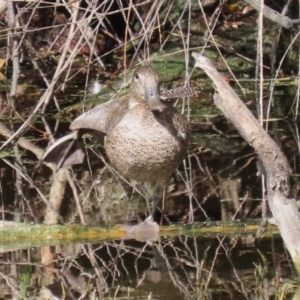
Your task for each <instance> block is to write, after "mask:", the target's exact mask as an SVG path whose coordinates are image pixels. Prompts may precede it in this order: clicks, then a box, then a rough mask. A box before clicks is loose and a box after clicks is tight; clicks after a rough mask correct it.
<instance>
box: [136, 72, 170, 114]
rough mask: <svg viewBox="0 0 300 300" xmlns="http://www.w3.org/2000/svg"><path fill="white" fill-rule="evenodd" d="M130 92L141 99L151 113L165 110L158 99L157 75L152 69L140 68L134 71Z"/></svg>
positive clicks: (164, 106)
mask: <svg viewBox="0 0 300 300" xmlns="http://www.w3.org/2000/svg"><path fill="white" fill-rule="evenodd" d="M131 90H132V91H134V92H135V93H136V94H137V95H138V96H140V97H141V98H143V99H144V100H145V101H146V102H147V103H148V105H149V107H150V109H151V110H152V111H163V110H164V109H165V108H166V105H165V104H163V103H162V102H161V100H160V98H159V82H158V74H157V73H156V71H155V70H154V69H153V68H152V67H150V66H142V67H139V68H138V69H137V70H136V71H135V73H134V75H133V79H132V83H131Z"/></svg>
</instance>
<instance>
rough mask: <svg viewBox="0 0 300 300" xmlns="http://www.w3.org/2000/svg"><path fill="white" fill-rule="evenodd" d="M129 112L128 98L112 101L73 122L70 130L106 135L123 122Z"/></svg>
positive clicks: (98, 106)
mask: <svg viewBox="0 0 300 300" xmlns="http://www.w3.org/2000/svg"><path fill="white" fill-rule="evenodd" d="M127 111H128V97H126V96H125V97H122V98H116V99H112V100H109V101H108V102H105V103H102V104H100V105H97V106H96V107H94V108H92V109H91V110H89V111H87V112H85V113H83V114H82V115H80V116H79V117H78V118H76V119H75V120H74V121H73V122H72V124H71V125H70V129H71V130H81V131H84V132H89V131H90V132H91V133H92V134H95V135H98V134H99V135H101V134H104V135H105V134H107V133H108V132H109V130H110V129H111V128H114V127H115V126H116V125H117V124H118V123H119V122H120V121H121V120H122V118H123V117H124V115H125V114H126V112H127Z"/></svg>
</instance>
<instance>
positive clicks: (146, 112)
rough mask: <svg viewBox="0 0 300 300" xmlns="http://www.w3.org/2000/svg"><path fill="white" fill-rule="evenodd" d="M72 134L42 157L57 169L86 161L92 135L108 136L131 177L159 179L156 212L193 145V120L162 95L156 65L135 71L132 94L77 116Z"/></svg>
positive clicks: (121, 169) (113, 157)
mask: <svg viewBox="0 0 300 300" xmlns="http://www.w3.org/2000/svg"><path fill="white" fill-rule="evenodd" d="M70 130H71V133H70V134H68V135H66V136H64V137H62V138H60V139H59V140H57V141H56V142H55V143H54V144H52V145H51V146H50V147H49V148H48V149H47V150H46V151H45V153H44V155H43V157H42V161H43V162H45V163H52V164H54V165H55V166H56V170H59V169H60V168H65V167H69V166H72V165H75V164H80V163H82V161H83V159H84V153H85V152H84V145H83V143H82V136H83V135H84V134H86V133H89V134H92V135H93V136H95V137H96V138H99V139H104V148H105V151H106V154H107V157H108V159H109V163H110V165H111V166H112V167H113V168H114V169H115V170H116V171H117V172H118V173H119V174H120V175H121V176H122V177H123V178H125V179H133V180H136V181H137V182H154V183H155V184H156V189H155V193H154V196H153V208H152V212H151V213H150V215H149V217H148V218H147V219H146V221H148V222H151V221H153V220H154V215H155V211H156V209H157V207H158V205H159V203H160V200H161V198H162V196H163V191H164V188H165V187H166V185H167V184H168V182H169V180H170V178H171V176H172V174H173V173H174V172H175V171H176V169H177V168H178V167H179V165H180V163H181V162H182V161H183V159H184V158H185V156H186V154H187V149H188V122H187V119H186V118H185V116H184V115H183V114H181V113H180V112H178V111H177V110H176V109H175V108H174V107H173V106H172V105H170V104H168V103H165V102H162V101H161V99H160V88H159V78H158V74H157V72H156V71H155V69H154V68H153V67H152V66H150V65H144V66H140V67H139V68H137V69H136V71H135V72H134V75H133V78H132V82H131V85H130V90H129V93H128V94H127V95H126V96H123V97H120V98H115V99H111V100H109V101H107V102H105V103H102V104H100V105H97V106H95V107H94V108H92V109H91V110H89V111H87V112H85V113H83V114H82V115H80V116H79V117H77V118H76V119H75V120H74V121H73V122H72V123H71V125H70Z"/></svg>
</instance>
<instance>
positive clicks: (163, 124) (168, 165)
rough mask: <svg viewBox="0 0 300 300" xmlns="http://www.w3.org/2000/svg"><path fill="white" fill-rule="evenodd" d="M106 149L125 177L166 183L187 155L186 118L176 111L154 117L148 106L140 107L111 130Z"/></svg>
mask: <svg viewBox="0 0 300 300" xmlns="http://www.w3.org/2000/svg"><path fill="white" fill-rule="evenodd" d="M179 121H180V122H179ZM105 148H106V152H107V155H108V157H109V159H110V162H111V164H112V165H113V166H114V167H115V168H116V170H117V171H118V172H120V174H121V175H123V176H124V177H126V178H131V179H135V180H139V181H166V180H168V179H169V177H170V176H171V174H172V173H173V172H174V171H175V170H176V168H177V167H178V165H179V164H180V163H181V161H182V160H183V158H184V156H185V154H186V148H187V125H186V121H185V118H184V116H182V115H181V114H179V113H178V112H177V111H176V110H175V109H170V110H168V111H167V113H166V112H162V113H159V112H158V113H152V112H151V111H150V110H149V108H148V106H147V104H146V103H143V104H139V105H137V106H135V107H134V108H132V109H131V110H130V111H128V113H127V114H126V115H125V116H124V117H123V119H122V120H121V121H120V122H119V123H118V124H117V126H116V127H115V128H114V129H113V130H111V132H110V133H109V134H108V136H107V138H106V142H105Z"/></svg>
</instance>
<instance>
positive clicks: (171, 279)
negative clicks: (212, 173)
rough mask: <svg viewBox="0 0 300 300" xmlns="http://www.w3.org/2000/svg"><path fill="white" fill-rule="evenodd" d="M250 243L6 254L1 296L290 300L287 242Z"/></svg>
mask: <svg viewBox="0 0 300 300" xmlns="http://www.w3.org/2000/svg"><path fill="white" fill-rule="evenodd" d="M252 240H253V235H252V234H251V233H244V234H238V235H236V236H234V237H229V236H226V235H218V236H216V235H214V236H210V235H209V234H208V235H207V236H195V237H187V236H183V235H182V236H177V237H172V238H171V237H163V236H162V237H161V239H160V241H153V242H139V241H135V240H126V241H123V240H106V241H101V242H100V243H99V244H72V245H71V244H69V245H60V246H45V247H41V248H30V249H26V250H18V251H11V252H7V251H6V252H3V253H1V256H0V257H1V285H2V289H1V291H0V299H14V298H18V297H19V299H22V298H23V297H24V298H25V299H170V300H171V299H292V298H293V295H294V293H295V290H296V287H297V285H298V280H297V274H296V271H295V269H294V268H293V264H292V262H291V261H290V260H289V257H288V255H287V252H286V250H285V248H284V246H283V243H282V240H281V238H280V237H279V236H277V235H273V236H271V237H269V238H267V237H266V238H263V239H261V240H259V241H258V242H257V244H256V245H254V244H253V242H252ZM80 297H81V298H80ZM297 299H298V298H297Z"/></svg>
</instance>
